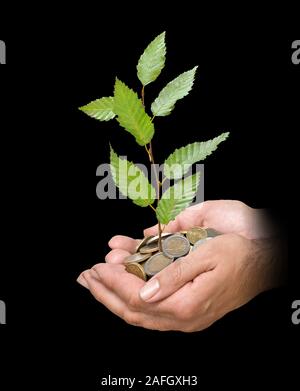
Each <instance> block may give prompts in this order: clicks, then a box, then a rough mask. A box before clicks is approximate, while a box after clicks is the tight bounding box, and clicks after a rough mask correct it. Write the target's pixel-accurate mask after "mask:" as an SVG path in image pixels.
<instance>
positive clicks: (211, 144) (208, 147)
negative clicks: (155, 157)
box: [164, 132, 229, 179]
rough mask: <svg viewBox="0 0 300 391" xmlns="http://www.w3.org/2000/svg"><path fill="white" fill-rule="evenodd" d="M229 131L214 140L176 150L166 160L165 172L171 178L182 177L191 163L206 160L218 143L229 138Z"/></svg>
mask: <svg viewBox="0 0 300 391" xmlns="http://www.w3.org/2000/svg"><path fill="white" fill-rule="evenodd" d="M228 136H229V132H226V133H222V134H221V135H220V136H218V137H215V138H214V139H212V140H208V141H203V142H196V143H193V144H188V145H186V146H185V147H182V148H179V149H175V151H174V152H173V153H172V154H171V155H170V156H169V157H168V158H167V159H166V160H165V163H164V174H165V176H166V177H167V178H169V179H178V178H181V177H182V176H183V175H184V174H186V173H187V172H188V170H189V169H190V167H191V165H192V164H194V163H196V162H199V161H201V160H204V159H205V158H206V157H207V156H209V155H210V154H211V153H212V152H213V151H215V150H216V149H217V147H218V145H219V144H220V143H221V142H222V141H225V140H226V139H227V137H228Z"/></svg>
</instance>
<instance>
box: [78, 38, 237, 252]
mask: <svg viewBox="0 0 300 391" xmlns="http://www.w3.org/2000/svg"><path fill="white" fill-rule="evenodd" d="M165 60H166V43H165V32H163V33H162V34H160V35H158V36H157V37H156V38H155V39H154V40H153V41H152V42H151V43H150V44H149V45H148V46H147V48H146V49H145V51H144V53H143V54H142V55H141V57H140V59H139V61H138V64H137V76H138V78H139V80H140V82H141V84H142V85H141V92H140V97H139V96H138V94H137V93H136V92H134V91H133V90H132V89H130V88H129V87H127V85H126V84H125V83H123V82H122V81H121V80H119V79H118V78H116V81H115V86H114V95H113V96H110V97H104V98H100V99H97V100H94V101H92V102H91V103H89V104H87V105H86V106H83V107H81V108H80V110H82V111H83V112H84V113H86V114H88V115H89V116H90V117H92V118H95V119H97V120H99V121H109V120H112V119H114V118H115V119H116V120H117V121H118V123H119V124H120V126H121V127H122V128H124V129H125V130H126V131H127V132H129V133H130V134H131V135H132V136H133V137H134V138H135V141H136V142H137V144H138V145H139V146H141V147H143V148H144V149H145V151H146V153H147V156H148V158H149V161H150V164H153V166H154V172H155V178H156V186H155V187H154V186H153V185H152V184H151V183H150V182H149V181H148V178H147V177H146V176H145V174H144V172H143V171H142V170H141V169H140V168H139V167H138V166H136V165H135V164H134V163H132V162H130V161H128V160H127V159H123V158H120V157H119V156H118V155H117V153H116V152H115V151H114V150H113V148H112V147H110V168H111V174H112V178H113V180H114V183H115V185H116V186H117V187H118V188H119V190H120V192H121V193H122V194H123V195H125V196H126V197H128V198H130V199H131V200H132V201H133V202H134V203H135V204H136V205H138V206H141V207H147V206H149V207H150V208H152V209H153V211H154V213H155V215H156V218H157V221H158V234H159V249H160V251H161V234H162V231H163V227H162V225H166V224H168V223H169V222H170V221H171V220H174V219H175V218H176V216H177V215H178V214H179V213H180V212H182V211H183V210H184V209H185V208H187V207H188V206H189V205H190V203H191V202H192V201H193V199H194V197H195V195H196V193H197V189H198V186H199V181H200V173H196V174H193V175H189V176H187V177H184V176H185V174H187V173H188V171H189V169H190V168H191V166H192V165H193V164H194V163H196V162H199V161H203V160H204V159H205V158H206V157H207V156H209V155H210V154H211V153H212V152H213V151H215V150H216V149H217V147H218V145H219V144H220V143H221V142H222V141H224V140H226V138H227V137H228V135H229V133H228V132H227V133H222V134H221V135H220V136H218V137H216V138H214V139H212V140H208V141H202V142H195V143H192V144H188V145H186V146H184V147H181V148H179V149H176V150H175V151H174V152H173V153H172V154H171V155H170V156H169V157H168V158H167V159H166V160H165V162H164V169H163V178H162V179H160V177H159V173H158V171H157V167H156V165H155V160H154V153H153V147H152V142H151V141H152V138H153V136H154V133H155V127H154V120H155V118H156V117H165V116H167V115H169V114H171V112H172V111H173V109H174V107H175V104H176V103H177V101H179V100H180V99H182V98H184V97H185V96H186V95H188V94H189V92H190V91H191V89H192V87H193V84H194V79H195V73H196V70H197V67H194V68H192V69H191V70H189V71H186V72H184V73H182V74H180V75H179V76H178V77H176V78H175V79H174V80H172V81H170V82H169V83H168V84H167V85H166V86H165V87H164V88H163V89H162V90H161V91H160V93H159V95H158V96H157V98H156V99H155V100H154V102H153V103H152V104H151V113H152V114H151V115H149V114H148V113H147V111H146V107H145V89H146V86H148V85H149V84H150V83H152V82H154V81H155V80H156V79H157V78H158V76H159V75H160V73H161V71H162V69H163V68H164V66H165ZM166 179H169V180H174V182H175V183H174V184H173V185H171V186H170V187H169V188H168V189H167V190H166V191H164V192H162V185H163V182H164V181H165V180H166ZM155 204H156V205H155ZM154 205H155V206H154Z"/></svg>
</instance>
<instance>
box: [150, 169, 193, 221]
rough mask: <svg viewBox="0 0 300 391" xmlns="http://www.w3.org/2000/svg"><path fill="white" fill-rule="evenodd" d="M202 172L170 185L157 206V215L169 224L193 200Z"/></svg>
mask: <svg viewBox="0 0 300 391" xmlns="http://www.w3.org/2000/svg"><path fill="white" fill-rule="evenodd" d="M199 179H200V173H196V174H194V175H190V176H189V177H187V178H185V179H182V180H180V181H178V182H177V183H175V185H174V186H171V187H169V188H168V189H167V190H166V191H165V192H164V194H163V196H162V198H161V200H160V201H159V203H158V205H157V208H156V217H157V219H158V221H160V222H161V223H162V224H168V223H169V222H170V221H171V220H174V219H175V217H176V216H177V215H178V214H179V213H180V212H182V211H183V210H184V209H185V208H187V207H188V206H189V204H190V203H191V202H192V201H193V199H194V197H195V195H196V193H197V190H198V186H199Z"/></svg>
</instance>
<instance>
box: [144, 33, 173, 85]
mask: <svg viewBox="0 0 300 391" xmlns="http://www.w3.org/2000/svg"><path fill="white" fill-rule="evenodd" d="M165 34H166V33H165V32H163V33H161V34H160V35H158V36H157V37H156V38H155V39H154V40H153V41H152V42H151V43H150V44H149V45H148V46H147V48H146V49H145V51H144V53H143V54H142V55H141V57H140V59H139V62H138V65H137V75H138V78H139V80H140V81H141V83H142V84H143V86H146V85H147V84H149V83H151V82H153V81H154V80H156V79H157V77H158V76H159V74H160V72H161V71H162V69H163V68H164V66H165V61H166V44H165Z"/></svg>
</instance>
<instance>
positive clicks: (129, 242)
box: [108, 235, 140, 253]
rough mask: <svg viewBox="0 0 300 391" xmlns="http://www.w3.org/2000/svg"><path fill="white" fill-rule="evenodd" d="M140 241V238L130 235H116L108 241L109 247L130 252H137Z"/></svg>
mask: <svg viewBox="0 0 300 391" xmlns="http://www.w3.org/2000/svg"><path fill="white" fill-rule="evenodd" d="M139 243H140V240H138V239H132V238H130V237H129V236H123V235H116V236H114V237H113V238H111V239H110V241H109V242H108V245H109V247H110V248H111V249H112V250H114V249H117V248H118V249H123V250H126V251H129V252H130V253H133V252H135V249H136V247H137V246H138V244H139Z"/></svg>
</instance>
